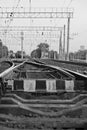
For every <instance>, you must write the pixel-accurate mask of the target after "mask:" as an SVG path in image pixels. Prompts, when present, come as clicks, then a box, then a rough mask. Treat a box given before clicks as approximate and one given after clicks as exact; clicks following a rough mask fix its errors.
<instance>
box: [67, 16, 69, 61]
mask: <svg viewBox="0 0 87 130" xmlns="http://www.w3.org/2000/svg"><path fill="white" fill-rule="evenodd" d="M69 32H70V17H68V23H67V61H69Z"/></svg>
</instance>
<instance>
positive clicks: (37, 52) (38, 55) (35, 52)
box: [31, 48, 41, 58]
mask: <svg viewBox="0 0 87 130" xmlns="http://www.w3.org/2000/svg"><path fill="white" fill-rule="evenodd" d="M31 57H32V58H41V49H39V48H37V49H36V50H33V51H32V52H31Z"/></svg>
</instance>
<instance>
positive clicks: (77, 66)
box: [38, 59, 87, 74]
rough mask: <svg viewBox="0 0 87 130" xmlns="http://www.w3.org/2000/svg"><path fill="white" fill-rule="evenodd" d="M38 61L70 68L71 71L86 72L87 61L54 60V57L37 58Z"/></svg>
mask: <svg viewBox="0 0 87 130" xmlns="http://www.w3.org/2000/svg"><path fill="white" fill-rule="evenodd" d="M38 62H42V63H44V64H50V65H54V66H59V67H62V68H65V69H70V70H72V71H76V72H79V73H82V74H86V72H87V63H82V62H73V61H61V60H54V59H38Z"/></svg>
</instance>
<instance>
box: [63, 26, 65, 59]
mask: <svg viewBox="0 0 87 130" xmlns="http://www.w3.org/2000/svg"><path fill="white" fill-rule="evenodd" d="M65 28H66V26H65V25H64V32H63V59H64V60H65Z"/></svg>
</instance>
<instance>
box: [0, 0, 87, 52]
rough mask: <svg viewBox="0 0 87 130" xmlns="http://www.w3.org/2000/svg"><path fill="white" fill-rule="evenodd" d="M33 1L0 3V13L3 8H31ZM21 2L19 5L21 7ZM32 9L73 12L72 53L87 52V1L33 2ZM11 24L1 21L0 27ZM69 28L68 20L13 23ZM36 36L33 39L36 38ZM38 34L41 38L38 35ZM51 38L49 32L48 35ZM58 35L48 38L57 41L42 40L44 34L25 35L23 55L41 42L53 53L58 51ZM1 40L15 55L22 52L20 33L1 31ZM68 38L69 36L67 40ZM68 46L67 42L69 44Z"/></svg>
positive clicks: (25, 20)
mask: <svg viewBox="0 0 87 130" xmlns="http://www.w3.org/2000/svg"><path fill="white" fill-rule="evenodd" d="M29 1H30V0H0V7H1V8H0V9H3V8H4V7H12V8H15V7H28V8H29V7H30V4H29ZM18 2H19V3H18ZM33 7H40V8H42V7H45V8H48V7H55V8H60V7H64V8H67V7H68V8H73V9H74V12H73V18H72V19H71V20H70V47H69V51H70V52H75V51H78V50H79V49H80V46H81V45H84V46H85V49H87V15H86V12H87V0H31V8H33ZM8 24H9V22H8V19H1V20H0V26H6V27H7V25H8ZM64 24H65V25H66V29H67V19H36V20H35V19H31V20H30V19H14V18H13V20H12V21H11V23H10V26H53V27H63V26H64ZM33 33H35V34H34V36H33ZM37 33H38V35H37ZM48 34H49V32H48ZM57 34H58V35H59V32H52V33H51V34H49V35H52V36H53V35H55V38H50V37H49V35H48V37H46V36H45V35H46V34H44V36H41V32H32V31H31V32H27V33H26V32H24V51H26V52H27V54H30V52H31V51H32V50H33V49H35V48H36V47H37V45H38V44H39V43H40V42H47V43H48V44H49V45H50V49H54V50H55V51H59V38H58V35H57ZM0 35H1V36H0V37H1V39H2V41H3V43H4V44H5V45H7V46H8V47H9V49H13V50H14V51H17V50H20V49H21V40H20V33H18V32H12V31H8V33H7V34H5V33H4V31H3V32H2V31H0ZM66 37H67V36H66ZM66 42H67V41H66Z"/></svg>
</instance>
